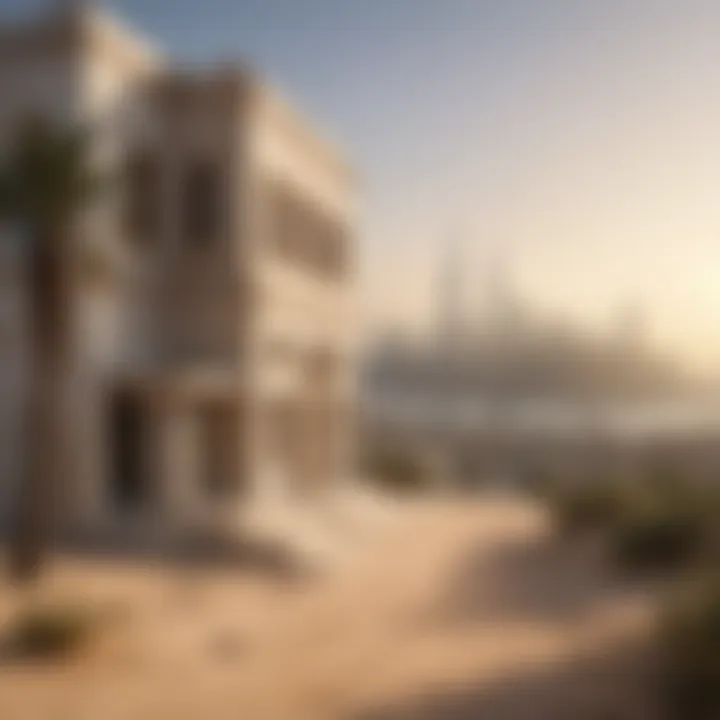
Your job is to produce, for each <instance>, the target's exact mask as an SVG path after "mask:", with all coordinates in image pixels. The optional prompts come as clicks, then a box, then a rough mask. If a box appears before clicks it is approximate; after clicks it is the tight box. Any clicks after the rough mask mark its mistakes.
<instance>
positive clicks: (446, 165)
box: [0, 0, 720, 369]
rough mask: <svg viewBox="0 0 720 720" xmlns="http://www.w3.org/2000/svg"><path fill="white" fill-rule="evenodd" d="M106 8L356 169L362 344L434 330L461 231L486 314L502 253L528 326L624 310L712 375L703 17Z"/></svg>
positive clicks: (465, 2)
mask: <svg viewBox="0 0 720 720" xmlns="http://www.w3.org/2000/svg"><path fill="white" fill-rule="evenodd" d="M47 4H48V3H47V2H44V3H43V2H41V1H40V0H0V13H2V14H3V15H9V16H11V15H12V14H13V13H16V12H20V11H21V10H22V11H24V10H25V9H32V6H33V5H34V6H37V7H40V6H43V5H47ZM106 4H107V5H109V7H110V8H111V9H112V10H114V11H115V12H116V13H117V14H118V15H119V16H120V17H121V18H124V19H125V20H126V21H128V22H129V24H130V25H131V26H134V27H135V28H137V29H139V30H140V31H142V32H144V33H145V34H147V35H148V36H149V37H150V38H151V39H153V40H154V41H155V42H156V43H157V44H158V45H159V46H160V47H161V48H164V49H165V50H166V51H167V52H168V54H170V55H171V56H173V57H175V58H178V59H180V60H186V61H187V62H189V63H195V62H198V63H205V62H211V61H216V60H223V59H227V58H229V57H233V56H238V57H240V58H246V59H247V60H248V61H249V62H250V63H251V64H252V65H254V66H256V67H257V68H258V69H259V70H260V71H261V72H262V73H263V74H265V75H267V76H268V77H269V78H270V80H271V81H272V82H274V83H275V84H276V85H278V86H279V87H280V88H281V89H282V90H283V91H284V92H285V93H286V94H287V95H289V97H290V98H291V99H292V100H294V101H295V102H296V103H297V104H298V105H299V106H300V108H301V109H303V110H304V111H306V112H307V113H308V114H309V115H310V116H311V118H312V119H313V120H314V121H315V122H316V124H318V125H319V127H320V128H321V129H324V130H326V131H328V132H329V134H330V135H331V136H333V137H335V138H336V139H337V140H338V141H339V143H340V144H341V145H342V146H343V147H345V148H347V149H348V153H349V155H350V158H351V161H352V162H353V163H354V164H355V165H356V166H357V168H358V170H359V174H360V177H361V181H362V192H363V205H362V226H361V242H362V261H363V268H364V271H363V296H362V301H363V309H364V317H365V322H366V324H367V326H368V327H370V328H377V327H382V326H386V325H402V326H406V327H421V326H422V325H423V324H427V325H428V326H429V325H431V324H432V323H434V321H435V318H436V317H437V308H436V307H435V303H436V300H437V282H438V281H437V273H438V272H441V271H442V257H443V250H442V246H443V244H444V243H446V242H448V241H449V238H450V237H451V235H452V234H453V233H456V234H457V233H458V232H460V233H461V234H462V235H463V242H464V244H465V250H464V252H465V257H466V258H467V265H468V266H469V267H471V268H472V272H473V273H474V274H475V275H476V277H477V287H476V288H475V289H474V291H473V292H474V293H475V294H476V295H477V297H478V298H479V297H480V296H481V294H482V287H481V286H482V283H483V282H484V281H485V279H486V277H487V265H488V264H489V263H492V262H493V258H496V257H498V255H500V256H502V257H504V258H505V261H506V262H507V263H508V265H510V266H511V267H512V268H513V269H514V273H515V277H516V282H517V285H518V287H519V288H520V290H521V291H522V292H523V293H524V294H525V296H526V297H527V298H528V299H529V300H530V301H531V302H532V303H533V304H537V306H538V307H540V308H549V309H552V310H554V311H556V312H558V313H560V314H565V315H567V316H569V317H570V318H573V319H576V320H579V321H583V322H587V323H589V324H590V325H593V326H596V327H600V326H602V325H608V324H609V323H610V322H612V318H613V317H615V315H616V313H617V309H618V307H621V306H623V305H626V306H627V305H638V306H640V307H643V308H645V309H646V311H647V312H648V314H649V316H650V320H651V326H652V328H653V333H654V335H655V336H656V337H657V338H658V340H659V341H660V342H661V343H663V344H665V345H666V346H667V347H668V348H670V349H671V350H672V351H673V352H676V353H678V354H680V355H681V356H682V357H683V358H685V359H687V360H689V361H690V362H691V363H693V364H694V365H697V366H700V367H704V368H717V369H720V43H718V41H717V34H718V28H720V3H717V1H716V0H685V1H684V2H678V1H677V0H605V1H604V2H597V1H596V0H344V1H343V0H236V1H235V2H227V0H204V1H203V2H201V3H199V2H196V1H195V0H172V2H170V1H169V0H153V1H152V2H149V1H148V0H117V1H115V2H108V3H106ZM458 229H460V230H458Z"/></svg>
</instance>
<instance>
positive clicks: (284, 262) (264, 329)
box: [0, 5, 357, 537]
mask: <svg viewBox="0 0 720 720" xmlns="http://www.w3.org/2000/svg"><path fill="white" fill-rule="evenodd" d="M27 114H36V115H38V114H39V115H42V116H47V117H49V118H52V119H53V120H54V121H57V122H62V123H69V124H78V123H79V124H82V125H83V126H86V127H87V128H88V129H89V131H90V136H91V139H92V148H91V149H92V161H93V164H94V165H95V166H96V167H97V168H98V170H100V172H101V174H102V175H103V176H104V177H106V178H112V179H113V180H117V182H113V183H112V184H111V185H112V188H113V189H112V190H111V191H109V192H107V193H106V194H103V195H102V196H101V198H100V200H99V201H98V202H97V203H96V204H95V205H94V206H93V207H92V208H91V209H89V212H88V217H87V218H85V220H84V222H83V226H82V229H81V231H80V232H79V237H78V253H79V255H81V256H82V253H83V252H84V250H83V248H86V247H87V248H89V247H93V248H94V249H95V251H97V249H98V248H102V252H103V256H104V257H105V258H106V259H108V258H109V264H110V267H111V271H110V272H109V273H107V272H106V273H100V274H99V275H98V273H95V274H93V273H87V276H85V275H83V274H79V275H78V280H77V287H76V288H75V292H74V298H75V302H74V314H73V323H74V347H75V352H74V357H73V369H74V371H73V373H72V377H69V378H68V384H69V393H68V395H69V398H70V400H69V417H70V418H72V422H71V425H72V427H71V428H69V435H70V436H71V442H70V443H69V445H70V447H71V449H72V456H71V467H72V469H73V472H72V477H71V478H70V482H69V483H68V484H67V487H66V488H64V489H63V502H64V508H63V511H64V512H63V517H64V518H65V519H66V522H67V525H68V527H70V528H71V529H77V530H82V531H88V532H100V533H108V534H112V535H118V536H123V535H133V536H135V537H139V536H145V535H148V536H152V535H154V534H158V533H159V534H161V535H163V536H168V535H170V536H173V535H174V534H175V533H178V534H180V535H187V536H191V535H192V534H193V533H194V532H202V533H206V532H211V533H221V534H222V533H226V532H227V533H230V534H232V533H233V532H235V530H236V529H237V528H238V527H239V526H241V524H242V518H243V513H244V512H245V509H246V508H247V507H248V505H249V504H252V503H256V502H260V501H262V500H263V499H269V498H271V497H277V496H282V497H286V498H293V499H295V500H297V501H298V502H304V501H308V502H310V501H312V499H313V498H315V497H317V496H318V495H322V494H323V493H325V492H327V491H328V490H329V489H330V488H332V487H334V486H336V485H337V483H341V482H344V481H345V479H346V478H348V477H349V476H350V473H351V467H352V458H353V442H352V438H353V415H354V404H355V399H354V398H355V375H356V360H355V358H356V351H355V345H356V343H355V329H356V327H357V323H356V322H355V319H354V309H353V287H354V275H355V261H354V257H353V238H352V228H353V225H354V213H355V183H354V178H353V176H352V173H351V171H350V170H349V168H348V166H347V165H346V163H345V162H344V161H343V159H342V158H340V157H339V155H338V154H337V152H336V151H335V149H334V148H332V147H330V146H329V145H328V144H327V143H326V142H325V141H324V140H323V139H321V138H320V137H318V135H316V134H315V132H313V130H312V129H311V128H309V127H308V125H307V123H306V122H305V121H304V119H303V118H301V117H300V116H298V115H297V114H296V113H295V112H294V111H293V110H292V109H291V108H290V107H288V105H287V104H286V103H285V102H284V101H283V100H282V98H280V97H279V96H278V95H277V94H276V93H274V92H273V91H272V90H271V89H270V88H269V87H268V86H267V85H265V84H264V83H262V82H260V81H259V80H257V79H256V78H255V77H254V76H253V75H252V74H251V73H248V72H247V71H245V70H242V69H237V68H231V69H221V70H217V71H203V72H186V71H182V70H178V69H175V68H173V67H172V66H170V65H169V64H168V63H167V61H166V60H165V59H164V58H163V57H162V56H161V55H160V54H159V53H158V52H156V51H155V49H154V48H152V47H150V46H149V45H147V44H146V43H145V42H144V41H142V40H141V39H139V38H138V37H136V36H135V35H134V34H132V33H130V32H129V31H127V30H126V29H124V28H123V27H122V26H120V25H119V24H118V23H117V22H116V21H115V20H114V19H112V18H111V17H109V16H108V15H107V14H105V13H104V12H101V11H98V10H88V9H85V8H78V7H76V6H72V5H70V6H67V5H66V6H64V7H63V8H62V9H61V10H58V11H56V12H55V13H53V14H50V15H46V16H44V17H42V18H40V19H38V20H37V21H36V22H33V23H29V24H26V25H23V26H17V25H15V26H11V27H6V28H2V27H0V149H1V148H2V147H7V145H8V144H9V143H11V142H12V137H13V128H14V127H16V126H17V123H18V121H19V120H21V119H22V117H23V116H24V115H27ZM5 232H7V229H6V230H5ZM0 245H1V246H2V248H3V250H2V255H1V256H0V307H2V317H0V369H1V371H0V398H1V402H0V473H1V474H0V482H1V484H2V493H1V494H0V517H3V516H4V517H5V520H6V521H7V520H9V518H10V516H11V514H12V504H13V497H14V491H15V489H16V488H17V483H18V482H19V479H20V477H21V475H22V455H23V448H24V447H25V445H26V442H27V436H26V434H27V429H25V428H24V427H23V422H22V418H23V407H24V399H25V397H26V393H27V385H28V382H30V381H31V379H30V378H28V377H25V375H27V372H26V370H25V368H26V367H27V364H28V363H27V359H28V356H27V353H28V352H29V349H28V347H27V344H26V343H25V341H24V337H23V335H24V333H23V327H24V324H25V318H24V317H23V292H24V291H23V280H22V266H23V250H22V243H20V242H18V241H17V238H11V239H10V241H9V242H3V243H0Z"/></svg>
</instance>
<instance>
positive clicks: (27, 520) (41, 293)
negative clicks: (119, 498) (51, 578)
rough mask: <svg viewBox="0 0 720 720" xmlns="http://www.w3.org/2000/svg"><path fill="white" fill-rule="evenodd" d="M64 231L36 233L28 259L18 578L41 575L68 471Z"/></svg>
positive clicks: (13, 563) (15, 558)
mask: <svg viewBox="0 0 720 720" xmlns="http://www.w3.org/2000/svg"><path fill="white" fill-rule="evenodd" d="M60 232H61V231H58V230H57V229H53V230H52V231H51V232H43V233H38V236H37V242H36V243H35V245H34V248H33V250H32V251H31V253H30V260H29V263H28V275H29V277H28V284H27V286H28V299H29V325H30V342H31V353H32V363H31V366H32V369H33V373H32V377H31V378H30V388H29V398H28V408H27V422H28V425H27V431H26V433H25V438H26V440H25V442H26V448H25V453H26V461H25V472H24V478H23V482H22V484H21V486H20V489H19V497H18V505H17V512H16V516H15V524H14V531H13V533H12V537H11V547H10V572H11V574H12V576H13V578H14V579H15V580H16V581H18V582H29V581H33V580H35V579H37V577H38V576H39V573H40V570H41V567H42V564H43V561H44V559H45V557H46V555H47V552H48V549H49V547H50V545H51V544H52V541H53V539H54V534H55V529H56V523H57V519H58V507H59V504H60V502H61V500H62V493H63V489H64V486H65V479H66V477H65V476H66V472H67V453H66V449H67V443H66V442H65V432H66V428H67V420H68V419H67V418H66V413H65V406H66V399H65V395H66V393H65V390H66V388H65V382H66V378H67V375H66V369H67V360H68V348H69V341H70V336H69V322H70V320H69V310H70V308H69V287H68V268H67V245H66V243H65V242H63V240H64V238H62V237H58V235H59V234H60Z"/></svg>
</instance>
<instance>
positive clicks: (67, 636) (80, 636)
mask: <svg viewBox="0 0 720 720" xmlns="http://www.w3.org/2000/svg"><path fill="white" fill-rule="evenodd" d="M97 620H98V617H97V614H95V613H92V612H90V611H89V610H88V609H87V608H84V607H81V606H76V605H64V604H63V605H43V606H36V607H31V608H28V609H26V610H25V611H23V612H21V614H20V615H18V617H16V618H15V621H14V623H13V624H12V625H11V627H10V635H9V647H10V649H11V650H12V652H13V653H14V654H16V655H18V656H21V657H27V658H56V657H64V656H68V655H72V654H74V653H75V652H78V651H80V650H82V649H83V648H84V647H85V646H86V645H87V644H88V642H89V641H90V639H91V637H92V635H93V632H94V630H95V627H96V625H97Z"/></svg>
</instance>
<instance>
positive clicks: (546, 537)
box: [0, 496, 652, 720]
mask: <svg viewBox="0 0 720 720" xmlns="http://www.w3.org/2000/svg"><path fill="white" fill-rule="evenodd" d="M341 531H344V532H345V537H343V538H342V544H343V547H344V548H346V552H344V554H343V557H342V559H341V560H339V561H337V562H335V563H334V564H333V566H332V567H331V568H326V569H325V570H324V571H319V572H315V573H311V574H308V575H305V574H300V575H297V574H288V573H286V572H281V571H280V570H279V569H278V568H272V567H268V568H263V567H262V566H261V565H255V566H253V567H241V566H237V565H232V566H222V567H220V566H214V567H210V566H203V565H199V566H194V567H187V566H185V567H179V566H176V565H171V564H170V563H167V562H164V561H163V560H162V559H161V558H158V559H156V560H155V561H154V562H153V561H150V560H149V559H144V560H138V559H132V558H122V557H112V558H110V557H105V558H95V559H89V558H83V559H80V558H70V557H61V558H59V559H58V560H57V562H56V563H55V564H54V567H53V569H52V573H51V576H50V578H49V579H48V581H47V582H46V586H45V588H44V590H43V592H45V593H50V594H52V595H53V596H62V597H76V598H86V599H90V601H91V602H93V603H104V604H106V605H107V606H108V607H110V606H112V607H113V608H114V609H115V612H114V613H112V621H110V620H108V627H107V628H106V629H105V630H104V632H103V633H102V637H101V638H99V639H98V642H97V643H96V644H95V645H94V646H93V647H91V648H89V649H88V650H87V652H86V653H84V654H83V655H82V656H81V657H78V658H77V659H74V660H73V661H71V662H68V663H66V664H64V665H62V666H52V665H47V666H34V665H27V664H25V665H23V664H18V663H16V662H13V661H12V660H7V661H6V662H4V663H3V664H2V666H0V718H2V720H131V719H132V720H141V719H142V720H164V719H166V718H167V719H168V720H171V719H172V720H183V719H187V720H206V719H207V720H210V719H218V720H220V719H222V720H225V719H227V720H231V719H232V720H240V719H248V720H255V719H257V720H275V719H278V720H285V719H287V720H324V719H326V718H327V719H331V718H332V719H340V720H401V719H405V718H407V719H411V718H412V719H415V718H420V719H421V720H458V719H460V718H487V719H488V720H504V719H505V718H508V719H512V720H525V719H527V720H542V719H543V718H548V720H549V719H552V720H556V719H559V718H575V719H578V720H584V719H585V718H588V719H591V718H598V719H603V718H607V719H608V720H609V719H610V718H628V720H629V719H630V718H632V719H633V720H638V719H639V718H643V717H652V714H651V712H650V710H649V708H648V706H647V704H646V702H645V698H644V697H643V694H644V693H643V683H644V682H645V681H646V680H647V677H646V676H647V675H648V672H649V668H650V663H649V658H648V656H647V654H646V652H645V650H644V649H643V648H644V641H645V638H646V636H647V634H648V631H649V628H650V623H651V620H652V597H651V595H650V594H649V592H648V591H646V590H644V589H643V588H641V587H632V586H629V585H628V584H627V583H626V582H623V581H621V580H620V579H618V578H617V577H614V576H613V574H612V573H611V572H610V571H609V570H608V569H607V568H606V566H605V564H604V563H603V562H602V558H601V557H600V556H599V553H598V548H597V547H595V546H594V544H593V543H574V544H570V543H567V542H561V541H559V540H557V539H556V538H554V537H553V534H552V533H551V530H550V528H549V524H548V521H547V518H546V516H545V514H544V513H543V510H542V508H540V507H539V506H537V505H535V504H533V503H532V502H531V501H529V500H525V499H518V498H511V497H501V496H495V497H478V498H473V499H456V500H441V501H408V502H407V503H404V504H401V505H399V506H398V507H397V508H395V509H394V510H393V512H392V513H390V514H389V516H388V517H385V518H383V520H382V522H373V523H366V524H365V525H364V526H363V525H362V524H360V526H357V527H355V526H352V527H351V526H349V525H348V526H347V527H345V528H338V533H340V532H341ZM338 542H340V540H339V541H338ZM16 601H17V598H16V596H14V595H13V592H12V591H11V589H10V588H8V587H7V586H5V587H2V589H0V604H1V606H2V609H3V612H4V615H5V617H7V616H8V615H9V614H10V613H11V611H12V606H13V603H14V602H16Z"/></svg>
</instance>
